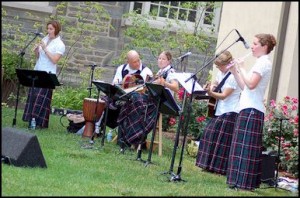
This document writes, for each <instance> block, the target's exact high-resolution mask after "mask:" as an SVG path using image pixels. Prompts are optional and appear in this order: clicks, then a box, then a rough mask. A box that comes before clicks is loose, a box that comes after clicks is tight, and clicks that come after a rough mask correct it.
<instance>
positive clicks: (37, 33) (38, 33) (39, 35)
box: [32, 32, 44, 38]
mask: <svg viewBox="0 0 300 198" xmlns="http://www.w3.org/2000/svg"><path fill="white" fill-rule="evenodd" d="M32 33H33V34H35V36H38V37H41V38H43V37H44V34H43V33H41V32H32Z"/></svg>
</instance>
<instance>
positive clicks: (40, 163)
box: [1, 128, 47, 168]
mask: <svg viewBox="0 0 300 198" xmlns="http://www.w3.org/2000/svg"><path fill="white" fill-rule="evenodd" d="M1 136H2V138H1V139H2V146H1V159H2V161H3V162H4V163H8V164H12V165H14V166H25V167H41V168H47V165H46V162H45V159H44V156H43V153H42V150H41V148H40V145H39V142H38V139H37V137H36V135H34V134H31V133H26V132H22V131H20V130H17V129H15V128H3V129H2V133H1Z"/></svg>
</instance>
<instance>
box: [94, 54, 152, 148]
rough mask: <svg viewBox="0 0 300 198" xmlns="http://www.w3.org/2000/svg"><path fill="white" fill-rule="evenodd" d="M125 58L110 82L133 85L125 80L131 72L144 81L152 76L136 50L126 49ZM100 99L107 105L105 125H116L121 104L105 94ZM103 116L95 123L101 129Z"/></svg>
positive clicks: (113, 126)
mask: <svg viewBox="0 0 300 198" xmlns="http://www.w3.org/2000/svg"><path fill="white" fill-rule="evenodd" d="M126 60H127V63H125V64H122V65H120V66H119V67H118V68H117V70H116V73H115V76H114V78H113V81H112V84H114V85H118V86H121V85H122V84H123V83H128V85H133V84H130V83H131V82H127V81H126V80H125V79H129V80H130V77H131V75H133V74H139V75H140V76H141V77H142V78H143V81H144V82H145V81H146V80H147V78H151V77H153V72H152V71H151V69H150V68H149V67H147V66H146V65H144V64H142V61H141V59H140V55H139V54H138V52H137V51H135V50H130V51H128V52H127V55H126ZM125 81H126V82H125ZM139 83H140V82H139ZM139 83H137V84H139ZM101 99H102V100H104V101H105V102H106V104H107V105H108V106H109V110H108V118H107V125H108V126H109V127H111V128H115V127H116V126H117V125H118V124H117V118H118V116H119V114H120V108H121V106H120V105H118V104H116V102H117V101H116V100H113V99H112V98H108V97H107V96H104V97H102V98H101ZM104 113H105V111H104V112H103V115H104ZM103 117H104V116H102V117H101V118H100V120H99V121H98V122H97V123H96V125H98V126H100V129H101V130H102V129H103V124H104V122H103V121H102V120H103ZM120 137H121V135H120V134H119V133H118V139H119V138H120ZM118 144H120V143H119V140H118Z"/></svg>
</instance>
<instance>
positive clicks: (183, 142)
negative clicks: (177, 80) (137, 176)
mask: <svg viewBox="0 0 300 198" xmlns="http://www.w3.org/2000/svg"><path fill="white" fill-rule="evenodd" d="M238 41H240V38H239V39H237V40H236V41H235V42H233V43H232V44H231V45H229V46H228V47H227V48H225V49H224V50H223V51H221V52H220V53H219V54H217V55H216V56H215V57H213V58H212V59H211V60H210V61H208V63H206V64H205V65H204V66H203V67H201V68H200V69H199V70H198V71H196V73H194V74H193V75H191V76H190V77H189V78H187V79H186V80H185V82H188V81H189V80H191V79H194V81H193V86H192V91H191V96H190V100H189V104H188V112H189V113H188V114H187V118H186V120H185V123H186V124H185V127H184V131H183V140H182V148H181V154H180V159H179V165H178V169H177V175H175V176H174V175H173V176H172V177H171V179H170V181H185V180H183V179H181V176H180V174H181V171H182V159H183V153H184V146H185V141H186V136H187V129H188V125H189V120H190V114H191V113H190V112H191V111H192V102H193V95H194V89H195V84H196V82H197V76H196V75H197V73H199V72H200V71H202V70H203V69H204V68H205V67H207V66H208V65H209V64H210V63H211V62H213V61H214V60H215V59H216V58H217V57H218V56H219V55H220V54H222V53H223V52H224V51H226V50H227V49H229V48H230V47H231V46H233V45H234V44H235V43H237V42H238Z"/></svg>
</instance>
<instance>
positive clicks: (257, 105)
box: [239, 55, 272, 113]
mask: <svg viewBox="0 0 300 198" xmlns="http://www.w3.org/2000/svg"><path fill="white" fill-rule="evenodd" d="M271 70H272V63H271V61H270V59H269V56H268V55H263V56H261V57H259V58H258V59H257V60H256V62H255V64H254V66H253V67H252V68H251V70H250V71H249V72H248V74H247V75H248V77H250V76H251V75H252V73H253V72H256V73H258V74H259V75H260V76H261V80H260V81H259V82H258V84H257V86H256V87H255V88H254V89H253V90H250V89H249V88H248V87H247V86H246V85H245V87H244V90H243V91H242V93H241V98H240V103H239V111H241V110H243V109H246V108H254V109H257V110H258V111H260V112H263V113H265V111H266V108H265V106H264V101H263V100H264V94H265V90H266V88H267V85H268V83H269V80H270V77H271Z"/></svg>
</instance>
